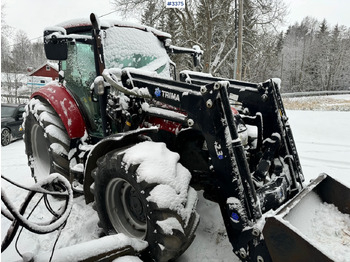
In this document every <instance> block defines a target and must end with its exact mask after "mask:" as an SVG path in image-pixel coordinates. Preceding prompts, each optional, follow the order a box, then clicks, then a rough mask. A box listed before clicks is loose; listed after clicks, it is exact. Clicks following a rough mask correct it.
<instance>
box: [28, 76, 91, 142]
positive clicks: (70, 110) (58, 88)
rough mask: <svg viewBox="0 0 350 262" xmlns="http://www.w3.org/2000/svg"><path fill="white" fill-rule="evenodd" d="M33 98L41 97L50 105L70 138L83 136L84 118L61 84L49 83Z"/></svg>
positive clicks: (35, 93) (34, 94) (84, 128)
mask: <svg viewBox="0 0 350 262" xmlns="http://www.w3.org/2000/svg"><path fill="white" fill-rule="evenodd" d="M34 97H42V98H44V99H46V100H47V101H48V102H49V103H50V105H51V106H52V107H53V109H55V111H56V112H57V114H58V115H59V117H60V118H61V120H62V122H63V124H64V126H65V128H66V130H67V133H68V136H69V137H70V138H79V137H83V136H84V132H85V130H86V126H85V122H84V118H83V116H82V115H81V113H80V110H79V107H78V105H77V103H76V102H75V100H74V98H73V97H72V95H71V94H70V93H69V92H68V91H67V89H66V88H64V87H63V86H62V85H61V84H59V83H55V82H53V83H49V84H48V85H46V86H44V87H42V88H40V89H39V90H38V91H36V92H34V93H33V94H32V96H31V98H34Z"/></svg>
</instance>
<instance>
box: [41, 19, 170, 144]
mask: <svg viewBox="0 0 350 262" xmlns="http://www.w3.org/2000/svg"><path fill="white" fill-rule="evenodd" d="M170 37H171V36H170V35H169V34H167V33H163V32H161V31H158V30H156V29H153V28H150V27H147V26H139V25H136V24H132V23H125V22H118V21H110V22H106V21H105V22H103V23H100V24H99V25H98V28H97V31H96V28H95V29H94V26H93V25H92V23H91V21H90V20H86V19H85V20H74V21H67V22H64V23H61V24H59V25H57V26H55V27H50V28H46V29H45V32H44V40H45V41H44V43H45V52H46V56H47V58H48V59H52V60H59V61H60V62H59V65H60V75H61V82H62V83H63V85H64V86H65V88H66V89H67V90H68V91H69V92H70V94H71V95H72V96H73V97H74V100H75V101H76V103H77V104H78V106H79V108H80V111H81V113H82V116H83V118H84V121H85V125H86V128H87V129H88V133H89V135H90V136H93V137H97V138H98V137H101V138H102V137H104V136H105V135H106V133H108V132H106V131H105V130H104V129H105V127H104V124H103V122H104V121H105V120H104V117H103V113H102V116H101V106H102V107H104V105H103V104H105V103H106V101H103V102H102V103H101V102H99V100H105V99H106V98H103V97H99V96H98V95H96V94H94V93H93V92H92V90H93V87H94V80H95V78H96V77H97V76H99V75H101V73H102V71H103V70H104V69H105V68H116V69H123V68H127V67H131V68H138V69H142V70H146V71H153V72H156V73H157V74H158V75H159V76H161V77H164V78H171V77H172V75H173V73H174V71H175V65H174V63H172V62H171V60H170V58H169V56H168V54H167V49H166V46H167V43H168V40H170ZM96 38H98V39H96ZM97 40H98V41H97ZM168 46H169V45H168ZM171 72H173V73H171ZM107 92H108V90H107ZM103 111H105V110H103ZM109 133H110V132H109Z"/></svg>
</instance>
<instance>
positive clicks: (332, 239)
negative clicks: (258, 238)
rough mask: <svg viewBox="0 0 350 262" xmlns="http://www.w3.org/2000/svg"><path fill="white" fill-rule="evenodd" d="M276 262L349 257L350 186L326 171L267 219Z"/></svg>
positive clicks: (268, 241)
mask: <svg viewBox="0 0 350 262" xmlns="http://www.w3.org/2000/svg"><path fill="white" fill-rule="evenodd" d="M263 235H264V238H265V241H266V245H267V247H268V250H269V253H270V255H271V258H272V261H273V262H289V261H291V262H296V261H298V262H301V261H307V262H310V261H315V262H316V261H343V259H344V258H346V257H347V258H349V256H350V189H349V188H348V187H346V186H345V185H343V184H341V183H339V182H338V181H336V180H334V179H333V178H331V177H330V176H328V175H326V174H321V175H320V176H319V177H318V178H317V179H315V180H314V181H313V182H311V183H310V184H309V185H308V186H307V187H305V188H304V189H303V190H302V191H301V192H300V193H299V194H298V195H296V196H295V197H294V198H293V199H292V200H291V201H290V202H288V203H287V204H286V205H285V206H283V207H281V208H280V209H279V210H277V212H276V214H275V215H273V216H269V217H267V218H266V223H265V226H264V229H263Z"/></svg>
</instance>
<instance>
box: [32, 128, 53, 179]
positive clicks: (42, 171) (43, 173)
mask: <svg viewBox="0 0 350 262" xmlns="http://www.w3.org/2000/svg"><path fill="white" fill-rule="evenodd" d="M31 144H32V153H33V161H32V167H33V169H34V176H35V179H36V180H37V181H40V180H41V179H43V178H46V177H47V176H48V175H49V174H50V165H51V163H50V155H49V149H48V148H47V145H46V138H45V136H44V130H43V128H42V127H41V126H39V125H38V124H35V125H34V126H33V128H32V132H31Z"/></svg>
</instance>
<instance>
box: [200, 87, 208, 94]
mask: <svg viewBox="0 0 350 262" xmlns="http://www.w3.org/2000/svg"><path fill="white" fill-rule="evenodd" d="M200 91H201V93H202V94H204V93H206V92H207V91H208V90H207V88H206V86H201V89H200Z"/></svg>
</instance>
